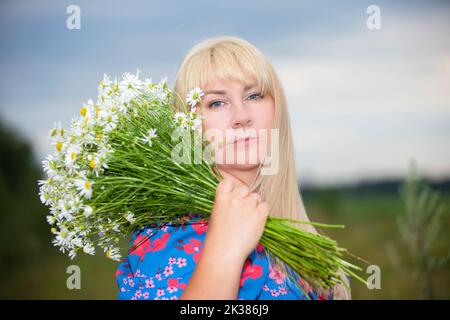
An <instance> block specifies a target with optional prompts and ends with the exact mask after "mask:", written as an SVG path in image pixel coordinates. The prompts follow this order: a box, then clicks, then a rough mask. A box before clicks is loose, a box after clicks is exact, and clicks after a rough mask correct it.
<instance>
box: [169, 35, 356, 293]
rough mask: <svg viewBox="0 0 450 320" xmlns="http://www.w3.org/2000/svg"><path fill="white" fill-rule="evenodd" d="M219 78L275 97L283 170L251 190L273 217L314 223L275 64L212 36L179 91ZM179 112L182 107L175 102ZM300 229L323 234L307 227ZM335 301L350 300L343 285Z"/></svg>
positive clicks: (186, 66)
mask: <svg viewBox="0 0 450 320" xmlns="http://www.w3.org/2000/svg"><path fill="white" fill-rule="evenodd" d="M213 79H232V80H236V81H239V82H241V83H242V84H245V85H247V84H250V83H253V82H256V83H257V84H258V85H259V86H260V87H261V90H262V95H266V94H269V95H271V96H272V97H273V99H274V103H275V119H274V125H273V128H274V129H278V132H279V155H278V159H282V161H279V163H278V170H277V172H276V173H275V174H272V175H262V174H258V175H257V176H256V177H255V180H254V181H253V183H252V184H251V186H250V189H251V190H252V191H255V192H258V193H259V195H260V196H261V197H262V198H263V199H264V200H265V201H267V202H268V204H269V207H270V211H269V212H270V216H273V217H283V218H289V219H294V220H303V221H309V218H308V215H307V213H306V210H305V207H304V204H303V200H302V197H301V193H300V190H299V184H298V181H297V175H296V171H295V162H294V149H293V144H292V132H291V125H290V120H289V113H288V108H287V101H286V96H285V93H284V90H283V87H282V85H281V81H280V79H279V77H278V75H277V73H276V72H275V70H274V68H273V66H272V65H271V63H270V62H269V61H268V60H267V59H266V58H265V57H264V55H263V54H262V53H261V52H260V51H259V50H258V49H257V48H256V47H254V46H253V45H252V44H251V43H249V42H248V41H246V40H243V39H241V38H238V37H234V36H221V37H216V38H208V39H206V40H203V41H201V42H200V43H198V44H196V45H195V46H194V47H192V48H191V50H190V51H189V52H188V53H187V55H186V56H185V58H184V60H183V61H182V63H181V65H180V67H179V69H178V73H177V76H176V79H175V84H174V89H173V92H174V93H175V94H176V95H177V96H179V97H185V96H186V95H187V94H188V92H189V91H190V90H191V89H192V88H194V87H195V86H199V87H200V88H202V87H205V85H206V83H208V82H210V81H211V80H213ZM174 104H175V108H177V109H181V106H180V105H179V104H178V103H177V102H176V101H175V103H174ZM297 227H298V228H302V229H304V230H306V231H309V232H313V233H317V231H316V230H315V228H314V227H313V226H311V225H307V224H299V225H297ZM333 293H334V297H335V298H344V299H345V298H350V292H349V291H348V290H347V289H346V288H345V287H343V286H342V285H338V286H336V288H334V290H333Z"/></svg>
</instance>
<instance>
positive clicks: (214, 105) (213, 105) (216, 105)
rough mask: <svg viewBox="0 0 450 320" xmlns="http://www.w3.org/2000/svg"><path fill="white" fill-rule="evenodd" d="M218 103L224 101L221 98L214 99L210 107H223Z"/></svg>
mask: <svg viewBox="0 0 450 320" xmlns="http://www.w3.org/2000/svg"><path fill="white" fill-rule="evenodd" d="M218 103H223V101H221V100H217V101H213V102H211V103H210V104H209V107H210V108H213V109H214V108H219V107H221V105H218Z"/></svg>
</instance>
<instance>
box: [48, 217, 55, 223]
mask: <svg viewBox="0 0 450 320" xmlns="http://www.w3.org/2000/svg"><path fill="white" fill-rule="evenodd" d="M47 222H48V224H49V225H54V224H55V222H56V218H55V216H47Z"/></svg>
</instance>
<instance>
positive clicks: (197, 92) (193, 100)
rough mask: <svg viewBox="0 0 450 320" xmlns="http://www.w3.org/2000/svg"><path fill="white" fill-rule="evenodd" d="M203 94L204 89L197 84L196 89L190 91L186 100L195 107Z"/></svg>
mask: <svg viewBox="0 0 450 320" xmlns="http://www.w3.org/2000/svg"><path fill="white" fill-rule="evenodd" d="M203 95H204V93H203V91H202V89H200V88H199V87H198V86H196V87H195V88H194V89H192V90H191V91H189V93H188V95H187V97H186V102H187V103H189V105H190V106H191V107H194V106H195V105H196V104H197V103H199V102H200V101H201V100H202V96H203Z"/></svg>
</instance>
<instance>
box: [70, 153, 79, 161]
mask: <svg viewBox="0 0 450 320" xmlns="http://www.w3.org/2000/svg"><path fill="white" fill-rule="evenodd" d="M76 156H77V154H76V153H75V151H72V153H71V154H70V157H71V158H72V160H75V157H76Z"/></svg>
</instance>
